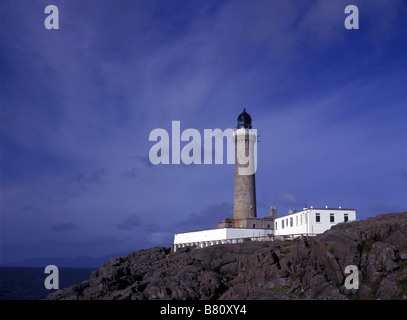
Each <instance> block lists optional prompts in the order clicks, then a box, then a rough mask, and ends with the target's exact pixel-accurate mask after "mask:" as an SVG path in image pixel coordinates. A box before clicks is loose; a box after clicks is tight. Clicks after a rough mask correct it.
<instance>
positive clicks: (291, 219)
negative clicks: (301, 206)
mask: <svg viewBox="0 0 407 320" xmlns="http://www.w3.org/2000/svg"><path fill="white" fill-rule="evenodd" d="M292 226H293V217H290V227H292Z"/></svg>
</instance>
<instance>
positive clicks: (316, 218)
mask: <svg viewBox="0 0 407 320" xmlns="http://www.w3.org/2000/svg"><path fill="white" fill-rule="evenodd" d="M315 222H321V214H320V213H316V214H315Z"/></svg>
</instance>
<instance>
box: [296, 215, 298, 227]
mask: <svg viewBox="0 0 407 320" xmlns="http://www.w3.org/2000/svg"><path fill="white" fill-rule="evenodd" d="M295 225H296V226H298V216H296V217H295Z"/></svg>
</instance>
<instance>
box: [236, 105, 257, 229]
mask: <svg viewBox="0 0 407 320" xmlns="http://www.w3.org/2000/svg"><path fill="white" fill-rule="evenodd" d="M233 141H234V143H235V187H234V207H233V218H234V220H235V221H236V222H238V221H239V220H245V219H246V218H256V217H257V213H256V184H255V171H256V161H257V159H256V154H255V151H256V148H255V144H256V142H257V133H256V130H254V129H252V118H251V117H250V115H249V114H248V113H247V112H246V109H243V112H242V113H241V114H240V115H239V117H238V118H237V127H236V128H235V129H234V130H233Z"/></svg>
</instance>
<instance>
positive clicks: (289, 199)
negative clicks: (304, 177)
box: [276, 192, 306, 208]
mask: <svg viewBox="0 0 407 320" xmlns="http://www.w3.org/2000/svg"><path fill="white" fill-rule="evenodd" d="M276 201H277V203H278V204H281V205H284V206H287V207H289V208H294V207H295V208H302V207H303V206H304V205H306V201H304V200H301V199H298V198H297V197H296V196H295V195H294V194H292V193H291V192H281V193H279V194H278V195H277V198H276Z"/></svg>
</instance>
